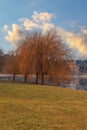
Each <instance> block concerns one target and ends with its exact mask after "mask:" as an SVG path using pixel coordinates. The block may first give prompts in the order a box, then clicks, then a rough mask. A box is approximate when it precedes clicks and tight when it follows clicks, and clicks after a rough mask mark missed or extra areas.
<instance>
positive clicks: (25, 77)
mask: <svg viewBox="0 0 87 130" xmlns="http://www.w3.org/2000/svg"><path fill="white" fill-rule="evenodd" d="M24 82H25V83H26V82H27V74H25V76H24Z"/></svg>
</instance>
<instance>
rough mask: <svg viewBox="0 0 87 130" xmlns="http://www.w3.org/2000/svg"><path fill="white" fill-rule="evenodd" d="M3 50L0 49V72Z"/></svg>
mask: <svg viewBox="0 0 87 130" xmlns="http://www.w3.org/2000/svg"><path fill="white" fill-rule="evenodd" d="M3 55H4V53H3V50H2V49H0V72H2V67H3Z"/></svg>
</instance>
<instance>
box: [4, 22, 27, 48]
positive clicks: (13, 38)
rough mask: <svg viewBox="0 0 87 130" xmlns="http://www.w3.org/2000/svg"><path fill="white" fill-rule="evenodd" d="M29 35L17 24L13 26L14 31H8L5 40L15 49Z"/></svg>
mask: <svg viewBox="0 0 87 130" xmlns="http://www.w3.org/2000/svg"><path fill="white" fill-rule="evenodd" d="M26 35H27V32H26V31H22V30H21V27H20V26H19V25H17V24H12V30H8V32H7V36H5V40H6V41H8V42H10V43H11V44H12V45H13V47H14V48H17V43H18V41H20V40H21V39H23V38H24V37H25V36H26Z"/></svg>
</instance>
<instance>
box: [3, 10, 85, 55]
mask: <svg viewBox="0 0 87 130" xmlns="http://www.w3.org/2000/svg"><path fill="white" fill-rule="evenodd" d="M54 16H55V15H54V14H51V13H48V12H41V13H37V12H36V11H35V12H34V13H33V15H32V17H31V19H28V18H20V19H19V22H20V23H19V24H16V23H14V24H12V29H11V30H9V29H8V25H4V31H5V33H7V34H6V36H5V40H6V41H8V42H10V43H11V45H12V46H13V47H14V48H17V46H18V41H20V40H22V39H24V38H25V37H26V36H27V35H28V33H29V32H30V31H31V30H36V31H37V30H41V31H42V33H46V32H47V31H49V30H51V29H56V30H57V32H58V35H60V36H61V38H62V40H63V41H64V42H65V43H66V44H68V46H69V47H70V48H72V49H73V50H75V51H76V52H77V55H78V56H80V57H87V27H86V26H83V27H79V30H77V31H75V32H71V31H67V30H65V29H64V28H62V27H58V26H55V25H54V24H53V22H52V20H53V18H54ZM71 26H72V27H75V28H76V26H77V23H76V22H75V21H72V22H71Z"/></svg>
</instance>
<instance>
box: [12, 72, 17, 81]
mask: <svg viewBox="0 0 87 130" xmlns="http://www.w3.org/2000/svg"><path fill="white" fill-rule="evenodd" d="M15 76H16V72H14V73H13V79H12V80H13V81H15Z"/></svg>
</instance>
